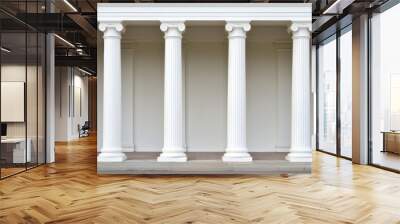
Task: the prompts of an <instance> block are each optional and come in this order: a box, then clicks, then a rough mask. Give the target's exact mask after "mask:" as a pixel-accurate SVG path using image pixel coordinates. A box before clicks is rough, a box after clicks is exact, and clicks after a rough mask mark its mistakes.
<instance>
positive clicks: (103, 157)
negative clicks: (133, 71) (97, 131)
mask: <svg viewBox="0 0 400 224" xmlns="http://www.w3.org/2000/svg"><path fill="white" fill-rule="evenodd" d="M99 29H100V30H101V31H103V32H104V36H103V38H104V63H103V64H104V73H103V92H104V94H103V136H102V141H103V143H102V149H101V153H100V154H99V156H98V158H97V161H99V162H120V161H124V160H125V159H126V155H125V154H124V153H123V152H122V138H121V125H122V124H121V119H122V118H121V116H122V114H121V32H122V31H123V29H124V27H123V25H122V24H121V23H101V24H100V25H99Z"/></svg>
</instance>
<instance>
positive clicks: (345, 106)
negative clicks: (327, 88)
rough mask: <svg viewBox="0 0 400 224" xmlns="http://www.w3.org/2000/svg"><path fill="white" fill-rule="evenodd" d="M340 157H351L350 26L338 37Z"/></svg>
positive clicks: (351, 73)
mask: <svg viewBox="0 0 400 224" xmlns="http://www.w3.org/2000/svg"><path fill="white" fill-rule="evenodd" d="M339 51H340V59H339V60H340V155H341V156H344V157H348V158H351V157H352V148H351V141H352V138H351V137H352V97H353V94H352V77H353V71H352V60H353V59H352V32H351V26H349V27H347V28H346V29H344V30H343V31H342V32H341V36H340V50H339Z"/></svg>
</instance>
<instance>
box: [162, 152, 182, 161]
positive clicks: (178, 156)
mask: <svg viewBox="0 0 400 224" xmlns="http://www.w3.org/2000/svg"><path fill="white" fill-rule="evenodd" d="M157 162H180V163H181V162H187V156H186V153H184V152H163V153H161V154H160V156H159V157H158V158H157Z"/></svg>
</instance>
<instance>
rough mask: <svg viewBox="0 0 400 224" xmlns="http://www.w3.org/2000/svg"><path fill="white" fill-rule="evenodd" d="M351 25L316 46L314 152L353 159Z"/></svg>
mask: <svg viewBox="0 0 400 224" xmlns="http://www.w3.org/2000/svg"><path fill="white" fill-rule="evenodd" d="M351 49H352V34H351V25H349V26H347V27H345V28H344V29H342V30H340V31H338V32H336V34H335V35H332V36H330V37H329V38H327V39H325V40H323V41H321V42H320V43H318V45H317V64H318V65H317V66H318V69H317V95H318V97H317V99H318V100H317V116H318V118H317V120H318V123H317V150H319V151H323V152H326V153H329V154H332V155H337V156H340V157H344V158H347V159H350V158H351V157H352V155H351V154H352V148H351V141H352V138H351V136H352V134H351V133H352V101H351V99H352V66H351V64H352V50H351Z"/></svg>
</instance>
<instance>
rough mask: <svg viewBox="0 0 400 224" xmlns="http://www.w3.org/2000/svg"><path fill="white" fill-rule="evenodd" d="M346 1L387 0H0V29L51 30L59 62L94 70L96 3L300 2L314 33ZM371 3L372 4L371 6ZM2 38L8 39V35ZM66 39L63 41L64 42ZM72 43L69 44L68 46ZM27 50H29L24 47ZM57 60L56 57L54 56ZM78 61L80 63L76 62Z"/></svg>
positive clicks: (353, 5)
mask: <svg viewBox="0 0 400 224" xmlns="http://www.w3.org/2000/svg"><path fill="white" fill-rule="evenodd" d="M335 1H346V2H347V4H350V6H349V5H345V7H346V9H342V10H345V11H346V10H347V12H346V13H348V12H350V13H354V12H357V11H363V10H365V8H368V7H371V4H376V5H379V4H382V3H383V2H385V1H387V0H47V7H46V0H34V1H32V0H0V25H1V30H2V32H9V33H17V32H20V31H21V30H25V28H31V29H32V30H37V31H40V32H55V33H56V34H58V36H59V37H61V38H56V55H57V57H58V59H59V60H56V62H59V64H60V65H65V64H66V65H71V64H72V65H76V66H83V65H85V66H86V67H87V68H90V69H91V70H92V71H94V72H95V70H96V54H97V53H96V39H97V36H96V35H97V17H96V6H97V3H105V2H114V3H119V2H124V3H126V2H131V3H179V2H181V3H182V2H188V3H191V2H193V3H195V2H196V3H199V2H202V3H221V2H226V3H228V2H230V3H245V2H253V3H261V2H269V3H303V2H308V3H312V4H313V22H314V26H317V25H318V26H317V27H316V29H315V30H314V31H315V32H314V35H318V34H319V33H320V32H322V31H323V30H324V29H327V27H329V26H331V25H332V24H334V23H335V21H337V20H338V19H340V18H341V17H342V16H343V15H342V14H338V15H325V14H324V11H325V10H326V9H327V8H329V7H330V6H332V5H333V4H335ZM372 6H373V5H372ZM50 8H51V12H52V13H49V12H50ZM6 38H10V39H11V40H15V42H16V44H17V42H18V41H19V39H18V38H12V34H8V36H6ZM65 40H66V41H67V42H66V41H65ZM71 44H72V45H73V46H72V45H71ZM28 51H29V50H28ZM56 59H57V58H56ZM79 63H82V64H79Z"/></svg>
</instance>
